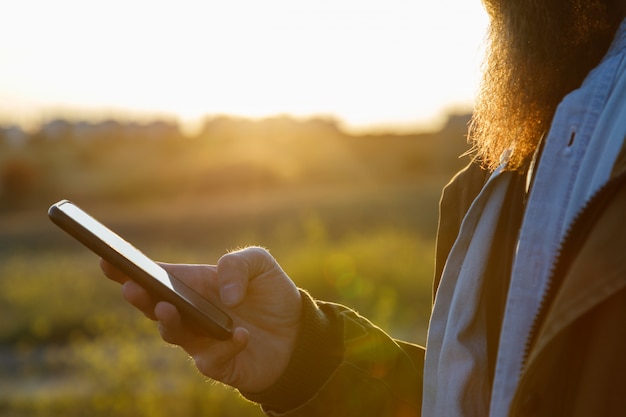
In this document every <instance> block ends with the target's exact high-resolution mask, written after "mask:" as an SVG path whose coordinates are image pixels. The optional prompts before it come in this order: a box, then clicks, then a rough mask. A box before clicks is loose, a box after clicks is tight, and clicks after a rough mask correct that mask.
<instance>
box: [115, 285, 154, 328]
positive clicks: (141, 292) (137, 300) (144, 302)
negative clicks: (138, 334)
mask: <svg viewBox="0 0 626 417" xmlns="http://www.w3.org/2000/svg"><path fill="white" fill-rule="evenodd" d="M122 295H123V296H124V298H125V299H126V301H128V302H129V303H130V304H132V305H133V306H135V307H136V308H137V309H138V310H141V311H142V312H143V314H144V315H145V316H146V317H148V318H149V319H151V320H156V319H157V318H156V316H155V314H154V309H155V305H156V303H157V301H156V300H155V299H154V298H153V297H152V296H151V295H150V294H149V293H148V292H147V291H146V290H145V289H144V288H143V287H142V286H140V285H139V284H137V283H136V282H135V281H132V280H128V281H126V282H125V283H124V284H122Z"/></svg>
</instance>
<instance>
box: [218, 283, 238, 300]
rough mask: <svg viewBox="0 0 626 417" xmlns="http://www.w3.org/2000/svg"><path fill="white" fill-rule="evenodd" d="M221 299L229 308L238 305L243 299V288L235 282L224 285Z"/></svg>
mask: <svg viewBox="0 0 626 417" xmlns="http://www.w3.org/2000/svg"><path fill="white" fill-rule="evenodd" d="M220 298H221V300H222V303H224V304H226V305H227V306H232V305H235V304H237V303H238V302H239V300H240V298H241V287H240V286H239V284H237V283H235V282H232V283H230V284H226V285H224V286H223V287H222V288H221V289H220Z"/></svg>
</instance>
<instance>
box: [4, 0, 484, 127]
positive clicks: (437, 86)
mask: <svg viewBox="0 0 626 417" xmlns="http://www.w3.org/2000/svg"><path fill="white" fill-rule="evenodd" d="M0 15H1V16H2V24H1V25H0V124H4V125H7V124H20V125H23V126H24V127H25V128H31V127H33V126H36V125H38V124H40V123H43V122H45V121H48V120H51V119H53V118H56V117H67V118H71V119H75V118H78V119H102V118H111V117H117V118H125V117H133V118H138V119H142V118H152V117H156V116H159V117H167V118H175V119H177V120H178V121H180V122H181V123H183V124H185V125H186V126H190V128H192V127H193V126H194V122H198V121H199V120H202V118H203V117H205V116H207V115H215V114H232V115H239V116H246V117H255V118H256V117H267V116H272V115H277V114H289V115H292V116H296V117H310V116H326V117H333V118H336V119H338V120H339V121H340V122H342V123H343V124H344V125H345V127H347V128H348V129H353V130H369V129H382V128H388V127H395V128H397V129H403V128H413V127H414V126H415V125H416V124H424V123H431V122H438V121H440V120H441V116H442V115H443V114H445V113H446V112H449V111H455V110H459V109H469V108H470V107H471V104H472V102H473V99H474V96H475V94H476V91H477V89H478V83H479V79H480V74H479V72H480V64H481V60H482V54H483V52H482V42H483V39H484V34H485V30H486V26H487V17H486V14H485V12H484V10H483V8H482V5H481V3H480V0H410V1H409V0H267V1H265V0H222V1H214V0H203V1H192V0H176V1H164V0H106V1H100V0H97V1H90V0H55V1H49V0H19V1H11V0H0Z"/></svg>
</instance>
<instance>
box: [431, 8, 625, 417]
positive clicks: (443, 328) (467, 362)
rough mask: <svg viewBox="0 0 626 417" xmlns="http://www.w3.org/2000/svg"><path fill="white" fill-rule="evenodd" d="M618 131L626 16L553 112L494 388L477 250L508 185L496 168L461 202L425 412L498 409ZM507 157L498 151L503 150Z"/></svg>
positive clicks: (513, 384) (604, 176)
mask: <svg viewBox="0 0 626 417" xmlns="http://www.w3.org/2000/svg"><path fill="white" fill-rule="evenodd" d="M625 133H626V20H625V21H624V22H622V24H621V26H620V29H619V31H618V33H617V36H616V38H615V40H614V42H613V44H612V46H611V48H610V49H609V51H608V53H607V54H606V56H605V58H604V59H603V61H602V62H601V64H600V65H599V66H598V67H597V68H596V69H594V70H593V71H592V72H591V73H590V74H589V75H588V76H587V78H586V80H585V81H584V83H583V85H582V86H581V87H580V88H579V89H577V90H575V91H573V92H571V93H570V94H568V95H567V96H566V97H565V98H564V99H563V101H562V102H561V104H560V105H559V107H558V108H557V111H556V113H555V116H554V119H553V122H552V126H551V128H550V131H549V134H548V135H547V137H546V138H545V145H544V149H543V152H542V155H541V160H540V163H539V165H538V167H537V169H536V172H535V174H534V175H535V177H534V183H533V186H532V191H531V193H530V195H529V198H528V201H527V205H526V211H525V214H524V219H523V222H522V227H521V230H520V235H519V240H518V242H517V250H516V253H515V259H514V263H513V270H512V273H511V279H510V286H509V293H508V297H507V303H506V307H505V312H504V319H503V324H502V330H501V335H500V343H499V349H498V355H497V361H496V369H495V375H494V380H493V386H492V388H491V391H490V387H491V384H490V383H489V381H488V380H487V378H488V375H486V374H487V372H486V369H487V358H486V357H485V356H486V352H487V349H486V337H485V336H486V323H485V319H484V318H485V315H486V314H487V312H486V311H485V309H484V306H483V303H480V302H479V300H480V297H481V294H482V289H483V288H484V287H483V285H485V282H484V280H485V276H484V274H483V272H484V271H485V267H486V265H485V264H486V262H485V261H486V260H485V254H486V253H488V252H489V250H490V247H491V245H492V243H493V234H494V231H495V227H496V224H497V220H498V218H499V213H500V212H501V210H502V208H503V204H504V201H505V200H504V196H505V194H506V191H507V189H508V186H509V185H510V180H511V177H512V176H511V173H507V172H506V171H502V170H496V171H495V172H494V173H493V174H492V176H491V177H490V179H489V180H488V181H487V183H486V184H485V186H484V187H483V190H482V191H481V192H480V194H479V195H478V196H477V198H476V200H475V201H474V202H473V204H472V206H471V207H470V209H469V210H468V212H467V214H466V216H465V218H464V220H463V223H462V225H461V228H460V231H459V236H458V237H457V240H456V242H455V244H454V245H453V247H452V249H451V251H450V255H449V257H448V261H447V263H446V266H445V268H444V271H443V275H442V279H441V283H440V286H439V289H438V291H437V297H436V300H435V306H434V309H433V314H432V317H431V323H430V327H429V333H428V341H427V350H426V363H425V371H424V402H423V407H422V415H423V416H428V417H432V416H442V417H454V416H464V417H469V416H486V415H490V416H492V417H495V416H506V415H508V412H509V408H510V404H511V401H512V398H513V395H514V393H515V390H516V388H517V384H518V378H519V375H520V372H521V370H522V367H523V363H522V362H523V355H524V347H525V344H526V340H527V338H528V337H529V333H530V328H531V325H532V322H533V320H534V317H535V315H536V314H537V312H538V310H539V305H540V302H541V298H542V296H543V294H544V293H545V291H546V283H547V282H546V281H547V280H548V278H549V274H550V270H551V267H552V265H553V264H554V262H555V260H556V257H557V253H558V249H559V246H560V244H561V241H562V239H563V237H564V234H565V232H566V230H567V228H568V226H569V225H570V224H571V222H572V220H573V219H574V217H575V216H576V214H577V213H578V212H579V211H580V210H581V209H582V208H583V207H584V205H585V203H586V202H587V201H588V200H589V199H590V198H591V196H592V195H593V194H594V193H595V192H596V191H597V190H598V189H599V188H600V187H601V186H602V185H603V184H604V183H605V182H606V181H607V180H608V178H609V175H610V172H611V169H612V167H613V164H614V162H615V158H616V157H617V154H618V152H619V150H620V149H621V146H622V144H623V142H624V135H625ZM504 158H506V155H505V156H504Z"/></svg>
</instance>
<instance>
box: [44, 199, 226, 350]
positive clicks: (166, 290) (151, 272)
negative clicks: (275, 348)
mask: <svg viewBox="0 0 626 417" xmlns="http://www.w3.org/2000/svg"><path fill="white" fill-rule="evenodd" d="M48 216H49V217H50V219H51V220H52V221H53V222H54V223H55V224H56V225H57V226H59V227H60V228H61V229H63V230H64V231H66V232H67V233H68V234H70V235H71V236H73V237H74V238H75V239H77V240H78V241H79V242H81V243H82V244H83V245H85V246H86V247H88V248H89V249H91V250H92V251H93V252H95V253H96V254H97V255H99V256H100V257H102V258H103V259H105V260H106V261H108V262H109V263H111V264H112V265H114V266H115V267H116V268H118V269H119V270H121V271H123V272H124V273H126V275H128V276H129V277H130V278H132V279H133V280H134V281H136V282H137V283H138V284H139V285H141V286H142V287H144V288H145V289H146V290H147V291H148V292H150V293H151V294H152V295H153V296H154V297H156V298H157V299H159V300H163V301H167V302H169V303H171V304H173V305H174V306H176V308H177V309H178V311H179V312H180V314H181V316H182V317H183V320H184V321H185V324H186V325H189V326H190V328H191V329H193V330H194V331H196V332H201V333H204V334H206V335H208V336H210V337H213V338H215V339H219V340H226V339H229V338H230V337H231V336H232V330H233V323H232V319H231V318H230V317H229V316H228V315H227V314H226V313H225V312H223V311H222V310H220V309H219V308H218V307H217V306H216V305H214V304H213V303H211V302H210V301H209V300H207V299H206V298H204V297H203V296H202V295H200V294H199V293H197V292H196V291H195V290H194V289H192V288H191V287H189V286H187V285H186V284H185V283H184V282H182V281H180V280H179V279H177V278H176V277H175V276H173V275H172V274H170V273H168V272H167V271H166V270H165V269H163V268H162V267H161V266H160V265H158V264H157V263H156V262H154V261H153V260H151V259H150V258H148V257H147V256H146V255H144V254H143V253H142V252H141V251H139V250H138V249H136V248H135V247H134V246H133V245H131V244H130V243H128V242H127V241H126V240H124V239H122V238H121V237H120V236H118V235H117V234H116V233H114V232H113V231H111V230H110V229H109V228H107V227H106V226H104V225H103V224H102V223H100V222H99V221H97V220H96V219H94V218H93V217H92V216H90V215H89V214H87V213H86V212H85V211H83V210H82V209H80V208H79V207H78V206H77V205H75V204H73V203H72V202H70V201H68V200H61V201H59V202H58V203H56V204H53V205H52V206H50V209H49V210H48Z"/></svg>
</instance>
